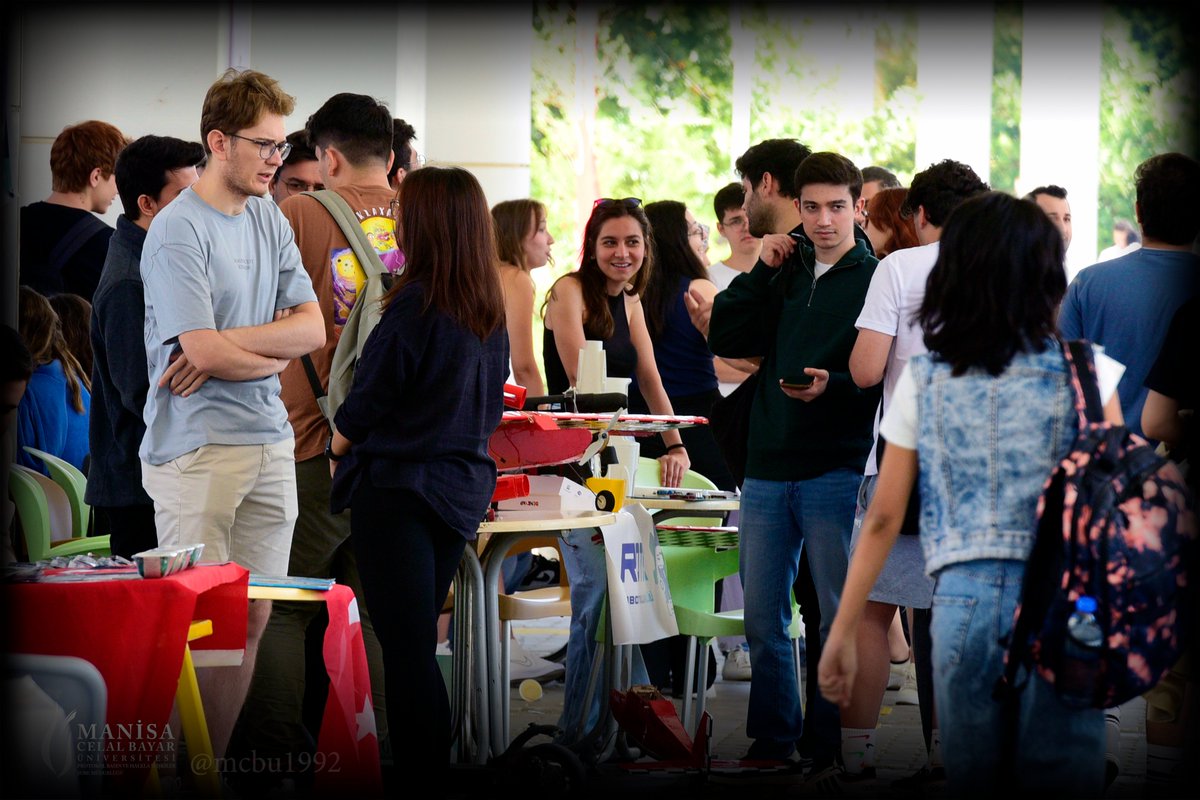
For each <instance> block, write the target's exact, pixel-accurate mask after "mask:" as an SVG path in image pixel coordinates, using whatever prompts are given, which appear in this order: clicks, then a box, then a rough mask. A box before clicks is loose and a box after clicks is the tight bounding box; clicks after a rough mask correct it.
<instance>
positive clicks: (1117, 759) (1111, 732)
mask: <svg viewBox="0 0 1200 800" xmlns="http://www.w3.org/2000/svg"><path fill="white" fill-rule="evenodd" d="M1104 758H1105V760H1107V761H1111V762H1112V763H1114V764H1116V765H1117V766H1118V767H1120V766H1121V709H1120V707H1116V708H1106V709H1104Z"/></svg>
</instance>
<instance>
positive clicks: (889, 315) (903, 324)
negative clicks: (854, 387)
mask: <svg viewBox="0 0 1200 800" xmlns="http://www.w3.org/2000/svg"><path fill="white" fill-rule="evenodd" d="M938 250H939V246H938V243H937V242H934V243H932V244H927V245H923V246H921V247H910V248H906V249H904V250H896V251H895V252H892V253H889V254H888V255H887V256H886V257H885V258H884V259H883V260H882V261H880V262H879V266H878V267H876V268H875V274H874V276H872V278H871V285H870V287H869V288H868V289H867V297H866V300H864V302H863V308H862V311H861V312H859V315H858V321H856V322H855V323H854V327H856V328H858V329H859V330H860V331H861V330H869V331H875V332H877V333H882V334H884V335H886V336H891V337H893V339H892V348H891V350H890V351H888V358H887V365H886V366H885V367H884V369H883V399H882V401H881V404H880V405H881V408H882V409H883V413H886V412H887V409H888V406H889V404H890V403H891V399H892V394H893V393H894V392H895V390H896V382H897V381H899V380H900V373H901V372H903V370H904V365H905V364H907V363H908V360H909V359H910V358H912V357H913V356H916V355H920V354H921V353H924V352H925V339H924V335H925V334H924V332H922V330H921V326H920V325H919V324H917V323H916V322H915V321H914V320H913V319H912V317H913V315H914V314H915V313H916V312H917V310H918V309H919V308H920V307H921V301H922V300H923V299H924V298H925V282H926V280H927V279H928V278H929V273H930V272H932V271H933V265H934V264H935V263H937V257H938ZM875 440H876V443H875V444H874V445H872V446H871V454H870V455H869V456H867V465H866V469H865V470H864V474H865V475H867V476H868V477H869V476H871V475H875V474H876V473H877V472H879V468H878V467H877V466H876V464H875V448H876V447H878V441H879V415H876V417H875ZM889 441H890V439H889Z"/></svg>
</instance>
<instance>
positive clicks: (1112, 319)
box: [1058, 153, 1200, 434]
mask: <svg viewBox="0 0 1200 800" xmlns="http://www.w3.org/2000/svg"><path fill="white" fill-rule="evenodd" d="M1197 185H1200V163H1197V162H1196V161H1195V160H1194V159H1192V158H1189V157H1188V156H1185V155H1182V154H1180V153H1164V154H1162V155H1157V156H1154V157H1152V158H1150V159H1148V160H1146V161H1144V162H1143V163H1142V164H1141V165H1140V166H1139V167H1138V168H1137V174H1136V187H1137V200H1136V202H1135V204H1134V212H1135V215H1136V217H1137V221H1138V224H1139V225H1140V226H1141V228H1142V247H1141V248H1140V249H1138V250H1135V251H1134V252H1132V253H1129V254H1128V255H1124V256H1121V257H1120V258H1116V259H1113V260H1111V261H1105V262H1103V263H1100V264H1095V265H1093V266H1090V267H1087V268H1086V269H1084V270H1082V271H1081V272H1080V273H1079V274H1078V275H1076V276H1075V279H1074V280H1073V281H1071V285H1070V286H1069V287H1067V296H1066V298H1064V299H1063V304H1062V309H1061V311H1060V312H1059V317H1058V327H1059V331H1060V332H1061V333H1062V336H1063V338H1065V339H1087V340H1088V341H1090V342H1093V343H1094V344H1098V345H1102V346H1103V347H1104V352H1105V354H1106V355H1108V356H1111V357H1112V358H1115V359H1116V360H1117V361H1119V362H1121V363H1122V364H1124V365H1125V374H1124V375H1123V376H1122V378H1121V382H1120V384H1118V385H1117V394H1118V395H1119V396H1120V398H1121V413H1122V414H1124V416H1125V424H1126V425H1128V426H1129V428H1130V429H1131V430H1133V431H1134V432H1136V433H1139V434H1140V433H1141V432H1142V405H1143V404H1144V403H1145V402H1146V392H1147V390H1146V387H1145V382H1146V375H1147V374H1148V373H1149V372H1150V367H1152V366H1153V365H1154V359H1155V358H1157V357H1158V351H1159V350H1160V349H1161V348H1162V343H1163V339H1164V338H1165V337H1166V335H1167V328H1168V326H1169V325H1170V323H1171V317H1172V316H1173V315H1174V314H1175V311H1176V310H1177V309H1178V308H1179V307H1180V306H1181V305H1183V304H1184V303H1185V302H1186V301H1187V300H1188V299H1190V298H1191V297H1192V296H1193V295H1194V294H1196V289H1197V276H1198V275H1200V258H1198V257H1197V256H1196V254H1195V253H1194V252H1192V247H1193V246H1194V243H1195V240H1196V236H1197V234H1198V233H1200V194H1197V192H1196V186H1197Z"/></svg>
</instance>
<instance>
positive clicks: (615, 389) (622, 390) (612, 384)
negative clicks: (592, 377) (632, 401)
mask: <svg viewBox="0 0 1200 800" xmlns="http://www.w3.org/2000/svg"><path fill="white" fill-rule="evenodd" d="M631 383H633V378H605V379H604V392H605V394H623V395H625V396H626V397H628V396H629V384H631Z"/></svg>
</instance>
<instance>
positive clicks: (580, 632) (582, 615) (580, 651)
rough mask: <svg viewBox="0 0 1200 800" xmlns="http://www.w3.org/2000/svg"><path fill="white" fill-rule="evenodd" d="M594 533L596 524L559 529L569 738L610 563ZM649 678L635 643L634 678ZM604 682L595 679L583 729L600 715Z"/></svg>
mask: <svg viewBox="0 0 1200 800" xmlns="http://www.w3.org/2000/svg"><path fill="white" fill-rule="evenodd" d="M595 533H596V529H595V528H575V529H573V530H568V531H563V534H562V557H563V567H564V568H565V569H566V570H567V578H568V579H569V580H570V581H571V584H570V588H571V631H570V635H569V637H568V639H567V660H566V664H565V665H564V667H565V673H566V674H565V675H564V676H563V682H564V684H565V685H564V687H563V707H562V716H560V717H559V719H558V727H559V728H561V729H562V730H563V731H564V732H565V733H566V734H567V736H568V738H569V737H571V736H573V734H574V731H575V726H576V725H578V723H579V720H580V718H581V717H582V716H583V713H584V707H583V703H584V700H585V695H586V694H587V687H588V680H589V678H590V677H591V674H592V661H593V659H594V658H595V656H596V630H597V629H598V628H599V627H600V621H601V617H602V614H601V612H602V610H603V608H604V599H605V598H606V597H607V596H608V569H607V566H606V565H605V560H604V548H603V547H602V546H601V545H598V544H592V536H594V535H595ZM602 679H603V677H602ZM649 682H650V678H649V676H648V675H647V674H646V665H645V664H644V663H643V662H642V654H641V650H640V649H639V648H637V647H635V648H634V649H633V683H634V684H645V683H649ZM606 686H607V684H604V683H601V684H599V685H598V686H597V687H596V691H595V693H594V694H593V695H592V702H591V704H590V705H589V706H588V708H587V722H586V723H585V724H584V726H583V733H587V732H588V731H589V730H591V729H592V727H593V726H594V725H595V724H596V722H597V721H598V720H599V717H600V696H601V694H602V693H604V692H606V691H607V688H606Z"/></svg>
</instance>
